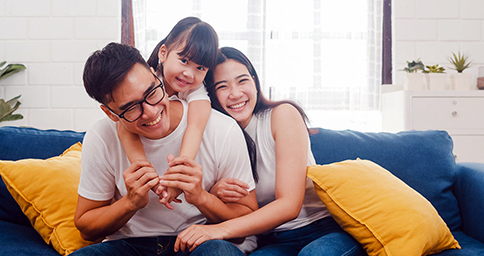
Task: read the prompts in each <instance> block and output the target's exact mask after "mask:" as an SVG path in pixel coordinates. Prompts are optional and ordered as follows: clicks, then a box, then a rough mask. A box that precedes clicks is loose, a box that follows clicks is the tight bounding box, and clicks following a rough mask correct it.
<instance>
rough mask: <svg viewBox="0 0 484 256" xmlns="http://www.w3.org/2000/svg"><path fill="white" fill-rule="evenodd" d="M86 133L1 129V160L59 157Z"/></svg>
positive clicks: (7, 127) (28, 128)
mask: <svg viewBox="0 0 484 256" xmlns="http://www.w3.org/2000/svg"><path fill="white" fill-rule="evenodd" d="M84 134H85V132H75V131H69V130H64V131H60V130H41V129H36V128H30V127H13V126H4V127H0V145H1V146H0V160H19V159H25V158H36V159H47V158H49V157H53V156H58V155H60V154H62V153H63V152H64V150H66V149H68V148H69V147H70V146H72V145H73V144H74V143H77V142H79V141H82V139H83V138H84Z"/></svg>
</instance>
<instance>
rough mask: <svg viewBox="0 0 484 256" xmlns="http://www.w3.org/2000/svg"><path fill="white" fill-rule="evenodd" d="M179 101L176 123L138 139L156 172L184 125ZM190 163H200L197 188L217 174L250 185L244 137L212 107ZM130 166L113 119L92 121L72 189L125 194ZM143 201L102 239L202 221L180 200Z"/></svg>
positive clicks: (173, 231) (91, 195) (172, 232)
mask: <svg viewBox="0 0 484 256" xmlns="http://www.w3.org/2000/svg"><path fill="white" fill-rule="evenodd" d="M181 102H182V103H183V109H184V111H183V117H182V120H181V121H180V124H179V125H178V127H177V128H176V129H175V131H173V132H172V133H171V134H169V135H168V136H166V137H165V138H162V139H158V140H151V139H147V138H145V137H141V141H142V142H143V145H144V149H145V152H146V157H147V159H148V160H149V161H150V162H151V163H152V164H153V166H154V167H155V169H156V171H157V172H158V174H160V175H162V174H163V173H164V172H165V170H166V169H167V168H168V165H167V161H166V156H167V155H168V154H173V155H175V156H176V155H177V154H178V152H180V145H181V141H182V138H183V134H184V131H185V129H186V126H187V119H186V116H187V112H186V111H187V108H188V107H187V103H186V102H185V101H181ZM195 161H196V162H197V163H199V164H200V165H201V166H202V171H203V182H202V183H203V184H202V185H203V188H204V189H205V190H207V191H208V190H209V189H210V188H211V187H212V186H213V185H214V184H215V183H216V182H217V181H218V180H220V179H221V178H225V177H226V178H237V179H240V180H242V181H244V182H247V183H248V184H249V185H250V190H252V189H254V187H255V183H254V180H253V177H252V171H251V167H250V160H249V156H248V152H247V146H246V143H245V139H244V136H243V134H242V131H241V129H240V127H239V126H238V124H237V123H236V122H235V121H234V120H233V119H232V118H230V117H227V116H225V115H223V114H221V113H220V112H217V111H215V110H212V112H211V114H210V118H209V120H208V123H207V126H206V129H205V131H204V133H203V138H202V142H201V144H200V150H199V151H198V155H197V157H196V158H195ZM129 166H130V164H129V161H128V158H127V156H126V154H125V151H124V148H123V146H122V144H121V142H120V141H119V139H118V136H117V132H116V123H115V122H113V121H111V120H110V119H108V118H105V119H102V120H100V121H98V122H96V123H95V124H94V125H93V127H92V128H91V129H90V130H89V131H88V132H87V133H86V135H85V137H84V141H83V149H82V161H81V167H82V172H81V180H80V184H79V190H78V193H79V195H81V196H82V197H85V198H87V199H90V200H95V201H105V200H110V199H112V198H114V199H115V200H119V199H120V198H121V197H123V196H124V195H126V193H127V192H126V186H125V183H124V179H123V172H124V171H125V170H126V169H127V168H128V167H129ZM149 198H150V201H149V203H148V205H147V206H146V207H145V208H143V209H140V210H139V211H138V212H137V213H136V214H135V215H134V216H133V217H132V218H131V219H130V220H129V221H128V222H127V223H126V225H124V226H123V227H122V228H121V229H120V230H118V231H117V232H115V233H114V234H112V235H110V236H108V238H107V239H108V240H114V239H121V238H127V237H144V236H176V235H178V234H179V233H180V232H181V231H183V230H184V229H186V228H187V227H189V226H190V225H192V224H204V223H205V222H206V219H205V217H204V216H203V215H202V214H201V213H200V212H199V210H198V209H197V208H196V207H195V206H193V205H191V204H188V203H186V201H185V199H184V197H183V194H181V195H180V196H179V198H180V199H181V200H182V201H183V203H181V204H178V203H172V205H173V207H174V208H175V209H174V210H170V209H168V208H166V207H165V206H164V205H162V204H160V203H159V202H158V196H157V195H156V194H155V193H153V192H152V191H150V192H149Z"/></svg>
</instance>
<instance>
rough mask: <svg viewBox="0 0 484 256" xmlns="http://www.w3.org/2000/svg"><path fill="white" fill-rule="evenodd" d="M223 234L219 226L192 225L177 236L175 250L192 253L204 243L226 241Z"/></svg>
mask: <svg viewBox="0 0 484 256" xmlns="http://www.w3.org/2000/svg"><path fill="white" fill-rule="evenodd" d="M223 234H224V232H223V229H222V228H220V227H219V226H218V225H191V226H190V227H188V228H187V229H185V230H184V231H183V232H181V233H180V234H179V235H178V236H177V238H176V242H175V247H174V250H175V252H178V251H180V250H181V251H182V252H187V251H190V252H192V251H193V250H195V248H197V246H199V245H201V244H202V243H203V242H206V241H208V240H214V239H224V235H223Z"/></svg>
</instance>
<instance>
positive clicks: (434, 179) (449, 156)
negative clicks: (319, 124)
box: [311, 128, 461, 231]
mask: <svg viewBox="0 0 484 256" xmlns="http://www.w3.org/2000/svg"><path fill="white" fill-rule="evenodd" d="M312 132H313V134H311V148H312V151H313V154H314V157H315V159H316V163H318V164H321V165H323V164H329V163H334V162H340V161H343V160H350V159H351V160H354V159H356V158H361V159H366V160H371V161H373V162H375V163H377V164H378V165H380V166H382V167H383V168H385V169H387V170H389V171H390V172H392V173H393V174H394V175H395V176H397V177H398V178H400V179H401V180H403V181H404V182H405V183H406V184H407V185H409V186H410V187H412V188H413V189H415V190H416V191H418V192H419V193H420V194H422V195H423V196H424V197H425V198H427V199H428V200H429V201H430V202H431V203H432V205H433V206H434V207H435V209H437V211H438V212H439V215H440V216H441V217H442V219H444V221H445V222H446V223H447V225H448V226H449V229H450V230H452V231H454V230H456V229H457V228H458V227H460V225H461V218H460V215H459V207H458V205H457V199H456V198H455V196H454V194H452V191H451V190H452V185H453V183H454V180H455V177H456V167H455V158H454V155H453V153H452V150H453V142H452V139H451V137H450V136H449V134H448V133H447V132H445V131H433V130H432V131H404V132H399V133H369V132H358V131H351V130H344V131H335V130H328V129H321V128H317V129H312Z"/></svg>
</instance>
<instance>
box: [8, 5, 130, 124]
mask: <svg viewBox="0 0 484 256" xmlns="http://www.w3.org/2000/svg"><path fill="white" fill-rule="evenodd" d="M0 31H1V32H0V61H2V60H6V61H7V62H9V63H22V64H24V65H25V66H26V67H27V70H25V71H22V72H21V73H18V74H15V75H14V76H11V77H9V78H7V79H5V80H3V81H1V82H0V98H4V99H10V98H13V97H15V96H17V95H19V94H21V95H22V97H21V98H20V101H21V102H22V105H21V107H20V109H19V110H18V111H17V112H16V113H19V114H22V115H24V119H22V120H18V121H13V122H3V123H1V124H0V126H4V125H14V126H32V127H37V128H42V129H50V128H54V129H71V130H78V131H85V130H87V129H88V128H89V126H90V125H91V124H92V123H93V122H95V121H96V120H98V119H99V118H101V117H103V116H104V113H103V112H102V111H101V110H100V109H99V104H97V103H96V102H95V101H94V100H92V99H91V98H89V96H87V94H86V92H85V91H84V87H83V83H82V72H83V69H84V62H85V61H86V59H87V57H88V56H89V55H90V54H91V53H92V52H94V51H95V50H98V49H100V48H102V47H103V46H104V45H106V44H107V43H108V42H111V41H117V42H119V41H120V38H121V1H120V0H82V1H79V0H0Z"/></svg>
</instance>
